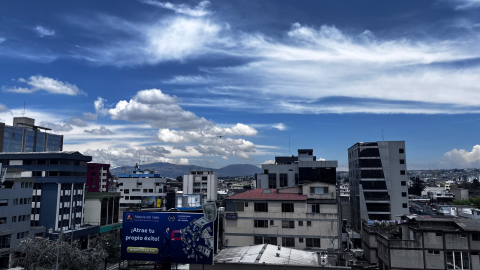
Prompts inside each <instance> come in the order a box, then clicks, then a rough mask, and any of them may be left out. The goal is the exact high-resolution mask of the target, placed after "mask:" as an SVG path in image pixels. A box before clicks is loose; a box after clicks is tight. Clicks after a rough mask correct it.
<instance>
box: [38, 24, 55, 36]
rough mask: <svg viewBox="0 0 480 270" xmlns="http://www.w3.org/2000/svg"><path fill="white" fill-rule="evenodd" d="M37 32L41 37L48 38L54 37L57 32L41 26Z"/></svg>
mask: <svg viewBox="0 0 480 270" xmlns="http://www.w3.org/2000/svg"><path fill="white" fill-rule="evenodd" d="M35 32H36V33H37V35H38V36H39V37H46V36H54V35H55V31H54V30H53V29H48V28H46V27H43V26H41V25H39V26H37V27H35Z"/></svg>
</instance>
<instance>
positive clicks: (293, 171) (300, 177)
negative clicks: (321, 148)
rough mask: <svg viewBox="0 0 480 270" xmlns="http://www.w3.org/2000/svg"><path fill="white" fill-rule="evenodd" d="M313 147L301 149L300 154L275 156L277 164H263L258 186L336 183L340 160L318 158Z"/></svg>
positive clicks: (258, 176) (282, 186)
mask: <svg viewBox="0 0 480 270" xmlns="http://www.w3.org/2000/svg"><path fill="white" fill-rule="evenodd" d="M316 159H317V158H316V157H315V156H314V155H313V150H312V149H299V150H298V156H293V155H292V156H287V157H275V164H262V169H263V173H261V174H257V188H284V187H294V186H298V185H300V184H306V183H312V182H323V183H330V184H334V185H335V184H336V181H337V180H336V179H337V175H336V168H337V167H338V162H337V161H336V160H334V161H325V160H316Z"/></svg>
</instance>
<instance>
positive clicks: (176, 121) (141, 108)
mask: <svg viewBox="0 0 480 270" xmlns="http://www.w3.org/2000/svg"><path fill="white" fill-rule="evenodd" d="M99 100H101V98H99ZM176 102H178V100H177V98H176V97H175V96H170V95H167V94H164V93H162V91H161V90H159V89H150V90H143V91H139V92H138V93H137V94H136V95H135V96H134V97H133V98H132V99H131V100H130V101H126V100H122V101H119V102H118V103H117V104H116V106H115V107H114V108H112V109H109V110H108V114H109V115H110V117H111V118H112V119H113V120H119V119H121V120H126V121H133V122H137V121H145V122H147V123H149V124H150V125H151V126H152V127H156V128H173V127H179V128H182V129H195V128H199V127H204V126H210V125H212V123H211V122H210V121H207V120H206V119H205V118H203V117H197V116H196V115H195V114H194V113H192V112H189V111H185V110H183V109H182V108H181V107H180V106H179V105H178V104H177V103H176ZM95 109H96V110H97V104H95ZM101 111H104V109H103V102H102V104H101V106H99V109H98V110H97V113H100V112H101Z"/></svg>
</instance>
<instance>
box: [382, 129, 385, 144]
mask: <svg viewBox="0 0 480 270" xmlns="http://www.w3.org/2000/svg"><path fill="white" fill-rule="evenodd" d="M382 140H383V141H385V137H383V128H382Z"/></svg>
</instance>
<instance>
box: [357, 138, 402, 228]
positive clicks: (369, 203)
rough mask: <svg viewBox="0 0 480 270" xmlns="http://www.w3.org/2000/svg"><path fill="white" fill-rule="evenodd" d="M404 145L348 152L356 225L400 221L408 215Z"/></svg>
mask: <svg viewBox="0 0 480 270" xmlns="http://www.w3.org/2000/svg"><path fill="white" fill-rule="evenodd" d="M405 153H406V151H405V142H404V141H379V142H368V143H356V144H354V145H353V146H352V147H350V148H349V149H348V167H349V178H350V201H351V203H352V207H351V211H352V222H353V226H354V228H355V229H356V230H357V231H360V230H361V229H360V227H361V222H362V220H398V219H399V217H400V216H401V215H404V214H408V212H409V210H408V187H407V182H408V178H407V165H406V164H407V162H406V154H405Z"/></svg>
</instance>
